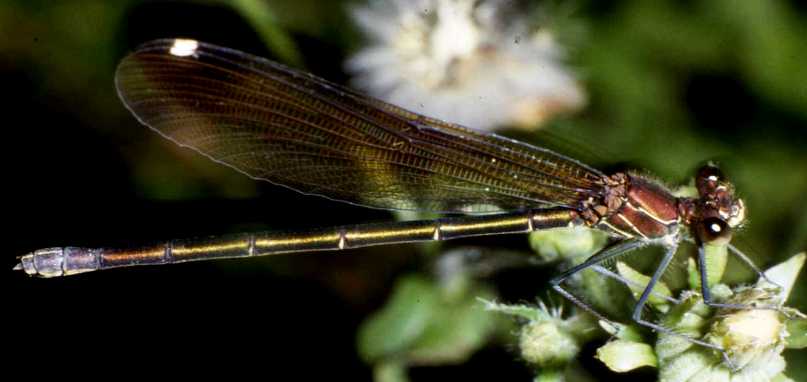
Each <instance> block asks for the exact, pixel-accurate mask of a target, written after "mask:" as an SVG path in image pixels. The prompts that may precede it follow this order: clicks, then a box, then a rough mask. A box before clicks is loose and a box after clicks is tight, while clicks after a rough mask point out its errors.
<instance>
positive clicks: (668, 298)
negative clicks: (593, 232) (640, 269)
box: [591, 265, 681, 305]
mask: <svg viewBox="0 0 807 382" xmlns="http://www.w3.org/2000/svg"><path fill="white" fill-rule="evenodd" d="M591 268H592V269H594V270H595V271H597V273H599V274H601V275H603V276H605V277H610V278H612V279H614V280H616V281H619V282H620V283H622V284H623V285H625V286H626V287H628V288H630V287H631V286H633V287H636V288H644V287H645V285H643V284H641V283H638V282H636V281H633V280H628V279H627V278H625V277H624V276H622V275H620V274H618V273H616V272H614V271H611V270H610V269H607V268H605V267H603V266H602V265H594V266H592V267H591ZM650 294H651V295H652V296H653V297H657V298H660V299H662V300H665V301H667V302H669V303H671V304H673V305H678V304H680V303H681V300H679V299H677V298H674V297H671V296H667V295H664V294H661V293H658V292H656V291H652V292H650Z"/></svg>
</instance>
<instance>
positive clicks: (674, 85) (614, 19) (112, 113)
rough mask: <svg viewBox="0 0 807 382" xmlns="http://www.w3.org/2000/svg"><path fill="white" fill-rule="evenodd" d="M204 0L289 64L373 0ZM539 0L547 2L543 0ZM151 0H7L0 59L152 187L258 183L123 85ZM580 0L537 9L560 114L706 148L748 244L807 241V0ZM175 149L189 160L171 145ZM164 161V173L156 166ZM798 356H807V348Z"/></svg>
mask: <svg viewBox="0 0 807 382" xmlns="http://www.w3.org/2000/svg"><path fill="white" fill-rule="evenodd" d="M188 3H189V4H192V3H194V2H188ZM198 3H202V4H206V5H209V6H219V7H222V9H228V10H230V11H236V12H240V13H241V15H242V18H243V20H244V23H245V24H247V25H249V26H251V28H253V29H254V30H255V31H256V32H255V33H256V35H258V36H260V38H261V39H263V41H264V42H265V45H266V47H267V49H268V50H269V51H271V52H272V53H274V54H275V55H276V57H278V58H280V59H281V60H285V61H286V62H287V63H289V64H293V65H299V64H305V63H310V62H311V61H314V60H333V62H332V63H331V65H333V67H338V68H341V65H342V62H340V61H339V60H338V58H341V57H334V58H332V57H324V56H322V55H321V54H320V53H319V52H315V51H310V50H307V49H305V48H304V47H302V45H301V44H299V40H300V39H312V38H313V39H322V40H324V41H327V43H328V44H329V45H332V46H336V47H338V48H340V49H342V52H343V53H342V54H343V56H344V55H346V54H349V52H351V51H353V50H355V49H358V48H360V47H361V39H360V38H358V36H357V34H356V31H355V29H354V27H353V26H352V25H351V23H350V20H349V17H348V15H347V13H346V12H345V9H346V8H347V7H348V4H349V3H354V4H355V3H360V1H351V2H346V1H342V2H340V1H315V0H266V1H262V0H238V1H231V2H230V1H223V0H222V1H199V2H198ZM528 3H530V5H535V6H537V7H539V8H538V9H540V6H541V3H540V2H538V1H529V2H528ZM555 3H558V2H555ZM141 4H142V3H140V2H137V1H133V0H123V1H121V0H116V1H111V0H109V1H103V0H85V1H57V2H53V1H46V0H33V1H32V0H6V1H3V2H2V3H0V64H2V65H3V67H4V68H23V70H24V72H25V73H26V75H27V76H28V77H29V78H28V79H29V81H30V83H31V85H32V86H33V87H34V89H31V90H30V91H31V92H32V93H33V94H34V95H36V96H37V97H41V98H42V102H43V103H49V102H58V103H60V104H63V105H64V106H63V107H64V108H65V109H68V110H71V113H72V115H73V117H74V118H76V119H78V120H79V121H81V122H82V124H83V125H85V126H88V127H90V128H91V129H94V130H95V131H96V132H97V134H99V135H101V136H103V137H105V138H106V139H107V140H108V141H109V142H110V143H111V144H114V145H117V147H116V149H119V150H121V155H122V156H124V157H126V158H127V159H128V160H130V161H131V167H132V168H133V174H134V175H135V176H136V177H137V179H136V180H135V181H133V183H134V184H136V185H138V187H139V189H140V192H142V193H143V194H144V195H145V196H147V197H153V198H169V199H184V198H192V197H198V196H200V195H203V194H204V193H208V194H212V195H216V196H219V197H231V198H244V197H253V196H255V193H256V190H255V187H254V185H253V182H252V181H251V180H249V179H246V178H245V177H242V176H240V175H239V174H235V173H233V172H232V171H229V170H228V169H224V168H220V167H219V166H217V165H215V164H210V163H207V161H206V160H205V159H202V158H196V157H194V156H193V155H192V154H189V153H185V152H182V153H181V154H176V153H173V154H172V153H168V150H166V148H169V147H171V146H172V145H171V144H170V143H169V142H162V139H161V138H159V137H156V135H153V134H151V135H148V134H145V133H144V132H143V129H141V128H139V127H137V124H136V122H134V121H133V120H132V118H131V117H130V115H129V113H128V112H127V111H126V110H125V109H124V108H123V107H122V106H121V105H120V103H119V101H118V100H117V97H116V96H115V93H114V88H113V82H112V78H113V73H114V68H115V65H116V62H117V61H118V60H119V59H120V58H121V57H122V55H123V54H125V53H126V52H127V51H128V50H129V49H131V48H132V46H129V45H127V43H125V42H124V40H125V39H124V36H123V34H124V33H125V32H124V31H125V28H126V26H125V25H126V23H127V15H128V14H129V12H131V9H132V8H134V7H137V6H140V5H141ZM575 4H576V7H575V9H576V11H574V12H568V8H567V7H561V9H562V12H559V13H558V15H559V16H558V18H555V19H553V18H552V13H551V11H552V9H553V8H551V7H548V8H547V9H549V10H548V11H547V12H548V13H549V14H548V15H547V13H546V12H545V13H542V16H541V18H538V19H536V20H539V21H541V20H544V21H543V22H546V20H552V22H550V23H547V27H549V28H553V29H556V30H557V33H559V34H560V36H559V37H560V38H561V40H562V41H569V42H571V44H573V45H572V46H569V57H568V58H569V61H570V64H571V65H572V66H573V67H574V68H575V70H577V71H578V73H579V74H580V77H581V79H582V81H583V83H584V85H585V88H586V90H587V91H588V92H589V95H590V105H589V106H588V107H587V108H586V109H585V110H584V111H583V112H582V113H580V114H578V115H574V116H571V117H568V118H566V119H564V120H560V121H555V122H554V123H553V124H552V125H553V126H552V127H553V128H554V129H555V130H556V131H558V132H560V133H561V134H563V135H564V136H567V137H570V139H571V140H573V141H578V142H581V144H582V145H584V146H591V147H593V146H596V150H595V151H597V152H601V153H603V154H602V155H603V156H605V157H606V158H609V159H611V160H613V161H618V162H627V163H630V164H631V165H634V166H636V167H639V168H645V169H647V170H648V171H651V172H652V173H654V174H656V175H657V176H659V177H661V179H663V180H665V181H669V182H671V183H673V184H674V183H680V182H686V181H687V180H688V179H689V178H690V177H691V172H692V171H693V169H694V168H695V167H696V166H697V164H699V163H701V162H703V161H705V160H708V159H715V158H716V159H719V160H720V161H721V163H722V164H723V165H724V166H725V167H727V168H728V170H727V171H726V172H727V173H728V174H729V176H730V177H731V178H732V179H733V180H734V182H735V184H736V185H737V188H738V192H739V194H740V195H741V196H742V197H744V198H745V200H746V203H747V206H748V214H749V220H750V223H749V224H748V226H747V228H746V229H745V230H744V231H743V232H741V233H738V234H737V235H736V236H737V237H739V238H740V239H739V241H738V242H737V243H738V246H739V247H741V248H742V249H744V250H746V251H748V252H749V254H750V255H751V256H752V257H753V258H755V259H756V261H757V262H759V263H761V264H768V263H771V262H773V261H774V260H773V259H774V258H777V259H782V258H785V257H787V256H790V255H792V254H793V253H795V252H797V251H799V250H803V249H805V247H807V199H806V198H805V197H804V195H805V193H807V150H806V149H805V145H807V128H805V125H807V66H805V63H807V39H805V38H804V36H807V11H805V9H804V8H799V7H798V6H797V5H796V4H795V3H791V2H785V1H776V0H770V1H761V0H760V1H756V0H752V1H737V0H713V1H703V2H678V1H672V0H665V1H653V2H648V1H639V0H632V1H615V2H598V1H594V0H590V1H583V0H581V1H577V2H575ZM564 26H570V27H569V28H564ZM571 26H573V27H571ZM211 28H215V26H211ZM564 34H568V35H564ZM165 37H168V36H165ZM122 125H125V126H126V128H121V126H122ZM157 142H159V144H156V143H157ZM155 144H156V145H155ZM155 147H157V148H155ZM177 152H179V150H177ZM177 155H181V156H183V160H182V161H176V160H175V159H173V160H172V159H169V158H176V156H177ZM187 166H191V167H193V168H194V169H195V170H197V171H187V169H186V168H185V167H187ZM155 173H157V174H161V176H159V177H157V178H159V179H161V180H163V181H160V182H156V181H154V180H152V179H153V178H155V177H154V174H155ZM165 179H169V180H170V181H164V180H165ZM200 190H201V191H200ZM732 274H733V273H732V272H731V271H729V272H727V277H729V278H731V275H732ZM749 276H750V273H748V272H746V273H740V274H739V276H738V278H746V279H748V277H749ZM793 296H794V298H793V300H794V301H793V305H794V306H796V307H801V308H802V309H803V307H804V306H805V304H807V289H805V281H804V278H802V282H800V283H799V284H798V285H797V287H796V291H795V292H794V293H793ZM366 346H370V344H367V345H366ZM788 356H789V357H793V358H794V360H795V359H796V358H798V360H797V361H796V362H805V361H807V357H805V356H804V355H803V354H800V353H794V352H791V354H788ZM798 373H802V374H798ZM793 377H794V378H795V379H796V380H805V379H807V371H805V370H794V371H793Z"/></svg>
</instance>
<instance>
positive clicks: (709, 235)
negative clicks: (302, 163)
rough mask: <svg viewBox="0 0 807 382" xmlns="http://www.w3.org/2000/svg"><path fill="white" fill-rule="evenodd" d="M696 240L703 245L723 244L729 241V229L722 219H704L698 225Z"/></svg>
mask: <svg viewBox="0 0 807 382" xmlns="http://www.w3.org/2000/svg"><path fill="white" fill-rule="evenodd" d="M698 238H699V239H700V241H701V242H703V243H710V244H725V243H728V242H729V240H731V227H729V225H728V223H726V222H725V221H724V220H723V219H719V218H706V219H704V220H703V221H701V222H700V223H699V224H698Z"/></svg>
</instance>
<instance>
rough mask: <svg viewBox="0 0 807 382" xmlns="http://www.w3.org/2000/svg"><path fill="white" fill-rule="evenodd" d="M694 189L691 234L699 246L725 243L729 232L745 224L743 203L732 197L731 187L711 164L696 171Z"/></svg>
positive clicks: (720, 172) (732, 187) (732, 188)
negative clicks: (702, 243) (694, 206)
mask: <svg viewBox="0 0 807 382" xmlns="http://www.w3.org/2000/svg"><path fill="white" fill-rule="evenodd" d="M695 187H696V188H697V190H698V200H697V203H696V204H697V207H696V208H697V216H698V219H697V220H696V222H695V224H696V226H695V227H694V230H695V234H696V235H697V237H698V239H699V240H700V241H701V242H708V243H712V242H716V241H718V242H719V241H726V242H727V241H728V240H730V239H731V231H732V229H733V228H736V227H738V226H739V225H741V224H742V223H743V221H745V203H744V202H743V200H742V199H740V198H737V197H735V195H734V186H733V185H732V184H731V183H729V182H728V180H726V177H725V176H724V175H723V172H722V171H720V169H719V168H718V167H717V166H716V165H714V164H712V163H709V164H706V165H704V166H702V167H701V168H700V169H698V172H697V174H696V176H695Z"/></svg>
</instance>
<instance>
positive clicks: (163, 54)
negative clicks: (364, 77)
mask: <svg viewBox="0 0 807 382" xmlns="http://www.w3.org/2000/svg"><path fill="white" fill-rule="evenodd" d="M116 85H117V88H118V93H119V94H120V97H121V99H122V100H123V102H124V103H125V104H126V106H127V107H128V108H129V109H130V110H131V111H132V113H133V114H134V115H135V116H136V117H137V118H138V119H139V120H140V121H141V122H142V123H143V124H145V125H147V126H149V127H150V128H152V129H154V130H156V131H157V132H159V133H160V134H162V135H163V136H165V137H166V138H168V139H171V140H173V141H174V142H176V143H177V144H179V145H181V146H186V147H190V148H193V149H195V150H197V151H199V152H200V153H202V154H204V155H206V156H208V157H210V158H211V159H212V160H214V161H217V162H220V163H223V164H226V165H228V166H231V167H233V168H235V169H237V170H239V171H241V172H243V173H245V174H247V175H249V176H251V177H253V178H256V179H262V180H267V181H269V182H272V183H276V184H280V185H284V186H286V187H289V188H292V189H295V190H298V191H300V192H303V193H306V194H315V195H320V196H325V197H328V198H331V199H335V200H340V201H345V202H349V203H354V204H359V205H364V206H369V207H376V208H389V209H417V210H431V211H438V212H462V213H484V212H496V211H503V210H514V209H525V208H535V207H542V206H549V205H552V206H569V207H575V206H577V205H578V204H579V201H580V200H582V199H585V198H587V197H588V196H591V195H596V194H598V193H599V192H601V179H602V174H601V173H599V172H598V171H596V170H594V169H592V168H589V167H587V166H585V165H583V164H581V163H579V162H577V161H574V160H572V159H569V158H566V157H564V156H561V155H559V154H556V153H553V152H551V151H549V150H546V149H542V148H539V147H534V146H529V145H526V144H523V143H520V142H517V141H514V140H510V139H507V138H504V137H500V136H497V135H493V134H485V133H480V132H476V131H473V130H470V129H467V128H464V127H461V126H458V125H453V124H448V123H445V122H441V121H438V120H435V119H431V118H428V117H424V116H421V115H418V114H415V113H411V112H408V111H406V110H403V109H400V108H397V107H395V106H392V105H390V104H387V103H384V102H382V101H378V100H375V99H372V98H369V97H366V96H362V95H360V94H358V93H355V92H353V91H351V90H349V89H346V88H343V87H341V86H338V85H336V84H332V83H330V82H327V81H325V80H323V79H320V78H318V77H315V76H313V75H311V74H308V73H304V72H300V71H296V70H293V69H290V68H287V67H285V66H283V65H280V64H278V63H275V62H272V61H269V60H266V59H263V58H260V57H256V56H252V55H249V54H246V53H242V52H239V51H236V50H232V49H228V48H223V47H218V46H215V45H211V44H205V43H201V42H195V41H192V40H174V39H170V40H157V41H153V42H150V43H147V44H145V45H143V46H141V47H140V48H138V49H137V51H135V52H134V53H132V54H131V55H129V56H127V57H126V58H124V59H123V61H122V62H121V64H120V66H119V67H118V71H117V74H116Z"/></svg>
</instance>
